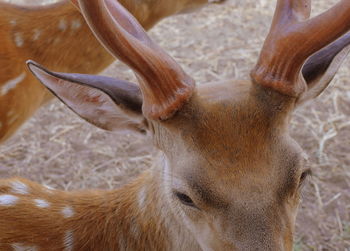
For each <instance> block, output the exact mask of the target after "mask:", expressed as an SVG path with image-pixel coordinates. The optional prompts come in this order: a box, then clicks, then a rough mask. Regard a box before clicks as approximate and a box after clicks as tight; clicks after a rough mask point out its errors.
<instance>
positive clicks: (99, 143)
mask: <svg viewBox="0 0 350 251" xmlns="http://www.w3.org/2000/svg"><path fill="white" fill-rule="evenodd" d="M27 2H28V1H27ZM314 2H315V4H314V5H315V11H314V14H317V13H319V12H320V11H323V10H325V9H327V8H328V7H329V6H331V5H332V4H334V3H335V2H337V1H336V0H318V1H314ZM273 8H274V3H273V1H268V0H254V1H248V0H231V1H229V2H228V3H226V4H225V5H212V6H210V7H207V8H205V9H202V10H201V11H200V12H197V13H194V14H191V15H181V16H177V17H173V18H169V19H167V20H165V21H163V22H162V23H161V24H159V25H158V26H157V27H156V28H155V29H154V30H152V32H151V35H152V37H153V38H154V39H155V40H156V41H158V42H159V43H160V44H161V45H162V46H163V47H164V48H165V49H166V50H167V51H168V52H169V53H170V54H171V55H173V56H174V57H175V58H176V59H177V61H178V62H180V63H181V65H183V66H184V68H185V69H186V71H187V72H188V73H190V74H191V75H192V76H193V77H194V78H195V79H196V80H197V82H198V83H199V84H200V83H206V82H210V81H216V80H222V79H230V78H238V79H245V78H247V77H248V73H249V70H250V69H251V68H252V67H253V65H254V63H255V61H256V59H257V56H258V52H259V49H260V48H261V45H262V42H263V39H264V36H265V35H266V33H267V31H268V27H269V24H270V21H271V16H272V13H273ZM103 74H106V75H110V76H119V77H123V78H127V79H133V76H132V74H131V72H130V71H129V70H128V69H127V68H126V67H124V66H121V65H119V64H113V65H112V66H111V67H110V68H109V69H107V71H106V72H104V73H103ZM349 78H350V61H349V60H347V61H346V62H345V63H344V65H343V67H342V68H341V69H340V71H339V73H338V75H337V77H336V78H335V79H334V81H333V83H332V84H331V86H330V87H329V88H328V89H327V90H326V91H325V93H324V94H322V95H321V96H320V97H319V98H318V99H317V100H316V101H314V102H312V103H309V104H307V105H305V106H304V107H302V108H300V109H299V110H298V111H297V112H295V115H294V119H293V121H292V124H291V133H292V135H293V137H294V138H295V139H296V140H297V141H298V142H299V143H300V145H301V146H302V147H303V148H304V149H305V151H306V153H307V154H308V155H309V163H308V165H309V166H310V168H311V169H312V172H313V177H312V178H311V179H310V180H309V181H308V183H307V184H306V185H305V187H304V192H303V200H302V203H301V206H300V210H299V214H298V218H297V230H296V240H295V243H296V245H295V250H350V155H349V152H350V120H349V119H350V84H349ZM156 155H157V151H156V150H154V149H153V148H151V147H150V144H149V139H145V138H143V137H139V136H137V135H132V134H128V135H113V134H111V133H108V132H104V131H102V130H99V129H96V128H94V127H93V126H91V125H89V124H87V123H86V122H84V121H82V120H81V119H79V118H78V117H76V116H75V115H74V114H73V113H72V112H70V111H69V110H68V109H67V108H65V107H64V106H63V105H62V104H60V103H59V102H57V101H53V102H51V103H50V104H48V105H47V106H46V107H43V108H42V109H41V110H40V111H39V112H38V113H37V114H36V116H35V117H33V118H32V119H31V120H30V121H29V122H28V123H27V124H26V125H25V126H24V127H23V128H22V129H21V130H20V132H19V133H18V134H17V135H16V136H15V137H13V138H12V139H11V140H10V141H8V142H7V143H6V144H4V145H2V146H0V177H10V176H13V175H19V176H23V177H26V178H30V179H32V180H35V181H38V182H41V183H44V184H47V185H50V186H53V187H56V188H61V189H67V190H72V189H81V188H87V187H88V188H115V187H118V186H121V185H123V184H125V183H127V182H128V181H130V179H132V178H133V177H135V176H136V175H137V174H139V173H140V172H141V171H142V170H145V169H147V168H149V167H150V165H151V163H152V160H153V159H154V158H155V156H156Z"/></svg>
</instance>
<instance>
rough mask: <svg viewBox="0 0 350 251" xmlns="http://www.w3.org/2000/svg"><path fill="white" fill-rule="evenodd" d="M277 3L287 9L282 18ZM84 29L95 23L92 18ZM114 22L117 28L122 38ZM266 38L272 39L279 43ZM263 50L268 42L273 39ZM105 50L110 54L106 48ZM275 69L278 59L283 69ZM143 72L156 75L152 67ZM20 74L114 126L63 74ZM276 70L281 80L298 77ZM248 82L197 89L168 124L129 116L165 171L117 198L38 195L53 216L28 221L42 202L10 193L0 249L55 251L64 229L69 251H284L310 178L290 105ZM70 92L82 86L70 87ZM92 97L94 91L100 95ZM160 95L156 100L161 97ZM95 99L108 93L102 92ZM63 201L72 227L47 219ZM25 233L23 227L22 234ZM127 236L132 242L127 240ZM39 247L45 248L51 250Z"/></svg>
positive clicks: (292, 101) (87, 89) (299, 1)
mask: <svg viewBox="0 0 350 251" xmlns="http://www.w3.org/2000/svg"><path fill="white" fill-rule="evenodd" d="M89 1H90V0H85V1H83V0H80V3H81V5H82V4H84V5H85V7H86V6H87V5H88V4H89ZM95 1H96V3H97V2H98V3H99V5H95V7H98V8H107V7H106V5H104V3H105V2H109V3H111V2H110V1H111V0H105V2H102V1H101V0H95ZM286 3H291V4H292V5H291V6H289V8H281V5H282V4H286ZM304 3H305V1H304V0H290V1H286V0H279V1H278V8H277V12H276V13H277V14H276V15H277V16H278V13H279V11H280V9H283V10H285V9H289V10H290V9H293V8H294V9H293V10H294V11H295V13H294V12H293V14H300V15H301V14H303V13H304V11H305V10H304V9H303V8H305V6H307V5H304ZM341 3H346V5H345V7H346V10H345V11H346V12H347V13H350V5H349V4H347V3H348V2H345V1H342V2H341ZM109 7H110V6H109ZM113 7H114V11H117V12H118V11H122V12H121V13H122V14H123V15H116V16H117V19H118V22H121V23H130V22H129V21H130V20H131V19H132V17H131V16H130V14H128V13H125V12H124V10H123V9H122V7H121V6H120V5H119V4H117V3H116V4H115V5H114V6H113ZM284 7H285V6H284ZM292 7H293V8H292ZM307 7H308V6H307ZM336 8H338V7H336ZM94 10H96V9H95V8H93V9H90V10H89V11H94ZM84 11H85V9H84ZM330 13H332V12H330ZM85 14H86V13H85ZM90 14H91V13H90ZM119 14H120V13H119ZM304 14H305V13H304ZM345 17H346V18H345ZM349 19H350V16H349V15H347V16H344V20H343V21H344V22H346V23H349V21H350V20H349ZM106 20H107V17H106ZM106 20H103V21H106ZM90 21H92V22H101V17H99V18H97V19H94V18H91V20H90ZM109 21H110V20H109ZM118 22H117V24H116V25H115V28H116V29H120V25H118ZM111 23H113V22H110V24H111ZM275 24H276V23H274V24H273V26H272V29H273V28H274V25H275ZM124 28H125V27H124ZM343 28H344V27H343ZM125 29H126V31H127V32H129V33H130V34H131V33H132V32H133V31H134V30H133V27H132V26H131V27H130V26H129V27H127V28H125ZM128 29H131V31H128ZM110 31H111V30H108V29H104V27H100V29H97V30H95V32H101V33H102V32H110ZM118 34H122V33H118ZM138 35H140V36H144V37H143V38H144V40H143V41H142V42H145V41H148V40H147V39H149V38H148V37H147V35H146V34H145V33H143V34H138ZM125 36H126V37H127V35H125ZM339 36H340V35H339ZM129 37H130V36H129ZM340 37H341V36H340ZM276 40H277V41H279V37H276ZM267 41H270V42H271V41H272V42H271V43H273V42H276V41H275V40H273V36H270V37H268V40H267ZM103 42H105V43H106V44H107V45H110V44H108V43H109V42H110V41H103ZM114 42H115V43H113V44H112V46H114V47H115V48H114V49H115V50H114V51H113V52H114V53H116V54H117V53H120V54H121V56H122V58H125V59H127V60H130V61H132V60H139V59H140V58H139V57H131V56H130V54H129V53H126V51H125V50H123V49H125V48H120V50H118V47H123V46H124V47H127V49H128V50H131V51H132V49H134V47H132V46H130V43H128V41H126V42H125V41H122V42H120V41H117V42H116V41H114ZM123 42H125V43H126V44H127V46H125V44H124V43H123ZM147 44H151V43H148V42H147ZM341 44H342V46H340V48H338V49H337V50H335V51H336V53H333V52H332V53H330V55H331V58H332V59H329V58H328V57H325V60H327V62H329V61H332V62H331V63H330V64H328V63H327V64H328V65H329V67H325V68H324V70H323V71H317V75H318V76H319V77H317V78H316V79H317V80H315V78H313V84H312V85H313V86H315V85H322V86H323V87H324V86H326V85H327V84H328V83H329V78H330V76H333V75H334V74H335V72H336V69H337V68H338V67H339V65H340V63H341V60H338V59H344V58H345V55H346V53H347V52H348V50H347V49H346V48H347V47H348V46H349V43H347V42H346V43H341ZM335 46H337V45H335ZM288 48H289V47H288V46H286V47H283V48H279V49H281V51H280V53H282V54H284V53H287V52H288ZM151 49H155V47H152V48H151ZM151 49H148V50H151ZM282 49H283V50H282ZM145 50H146V49H145ZM276 50H277V49H276ZM327 51H328V49H327ZM331 51H334V50H331ZM141 52H142V50H141ZM272 52H274V50H272ZM264 53H266V51H265V52H264V51H263V54H264ZM320 53H321V54H322V53H324V51H323V52H322V50H321V52H320ZM284 60H285V59H284V58H282V59H281V62H282V65H283V62H284ZM278 62H279V61H278ZM287 62H289V61H287ZM147 63H153V64H155V65H156V64H159V61H157V60H154V61H152V60H150V62H147ZM288 65H289V64H287V66H288ZM258 66H259V64H258ZM270 66H272V65H270ZM29 67H30V69H31V70H32V72H33V73H34V74H35V75H36V77H37V78H38V79H40V81H41V82H42V83H43V84H44V85H46V86H47V87H48V88H50V90H51V91H53V92H54V93H56V94H57V95H58V96H60V91H61V89H62V88H63V89H68V90H70V91H72V92H78V93H79V94H81V96H82V98H79V95H73V98H70V97H64V98H65V101H66V100H68V101H69V99H73V100H74V101H75V102H79V104H80V105H79V106H76V107H75V108H73V109H74V110H75V112H76V113H77V114H80V115H81V116H85V117H86V119H88V120H89V121H90V122H91V123H94V124H98V123H96V122H101V121H104V123H105V124H108V123H109V122H110V121H109V120H113V118H112V119H110V118H109V117H108V114H107V115H106V113H113V112H114V110H116V105H117V104H116V103H113V102H109V103H107V102H105V100H102V98H101V96H102V94H100V93H99V94H97V95H96V92H95V91H96V86H93V85H91V84H89V83H83V82H82V81H80V80H79V81H76V80H74V76H72V75H70V76H68V75H62V74H54V73H52V72H50V71H49V70H46V69H44V68H43V67H41V66H38V65H37V64H36V63H34V62H30V63H29ZM284 67H285V68H286V69H287V70H289V71H295V70H296V69H294V68H293V67H292V69H291V68H290V67H286V66H284ZM299 70H300V72H299V75H298V76H299V77H300V78H303V76H302V73H301V67H300V69H299ZM311 72H312V71H311ZM153 73H154V72H151V74H150V75H152V74H153ZM177 73H178V72H174V73H173V74H174V75H176V74H177ZM256 73H259V71H258V72H253V79H252V80H247V81H238V80H232V81H225V82H220V83H212V84H206V85H199V86H197V87H195V89H194V91H193V93H192V95H191V97H190V98H189V100H188V102H186V103H185V104H183V106H182V107H181V108H179V109H178V110H177V112H176V113H173V114H172V116H170V117H169V118H168V119H167V120H159V119H157V120H155V119H152V117H148V115H149V114H148V113H146V114H145V111H143V113H142V112H141V111H140V112H139V114H135V116H137V115H138V116H139V118H143V119H144V120H146V121H147V123H146V124H147V125H148V129H149V131H150V133H151V134H152V137H153V141H154V144H155V145H156V146H157V147H158V148H159V149H160V150H161V151H162V153H163V155H162V157H163V163H161V164H160V165H155V167H154V168H153V169H152V170H151V171H150V172H146V173H145V174H143V175H142V176H141V177H140V178H139V179H136V180H135V181H134V182H133V183H131V184H130V185H127V186H125V187H124V188H121V189H119V190H116V191H112V192H99V191H90V192H83V193H75V192H73V193H64V192H57V194H56V196H49V195H45V194H43V195H42V196H43V197H44V198H45V199H47V200H50V201H51V200H52V207H51V208H48V209H47V211H45V214H44V213H41V212H39V213H37V212H38V211H39V209H38V208H35V207H34V208H33V206H31V205H30V203H32V202H31V201H30V198H32V197H33V196H35V197H37V196H38V195H40V193H42V192H41V191H40V190H36V189H34V188H33V191H31V193H29V194H28V195H25V196H22V195H17V194H16V196H19V197H20V199H19V200H18V202H16V203H12V204H11V205H9V206H8V207H6V205H2V206H0V215H1V216H5V217H2V218H0V223H2V224H0V243H1V241H3V242H4V241H5V243H8V244H13V242H20V243H22V242H24V243H25V244H26V245H29V246H38V247H39V248H42V247H45V248H46V247H47V248H50V249H51V250H52V249H55V248H57V249H58V250H60V249H62V238H63V236H62V233H63V230H62V229H65V230H66V229H67V227H70V229H72V228H73V229H74V234H76V235H77V239H76V240H75V241H76V243H74V247H75V248H76V249H78V250H89V249H90V248H91V249H92V250H99V248H100V247H101V248H102V249H104V250H108V249H110V250H200V249H201V250H210V251H211V250H276V251H277V250H278V251H279V250H286V251H290V250H292V249H293V232H294V223H295V216H296V212H297V208H298V205H299V200H300V190H301V185H302V183H303V182H304V180H305V179H304V176H305V175H306V174H307V173H308V172H309V171H308V170H307V169H305V166H304V162H305V159H304V156H303V154H302V150H301V148H300V147H299V145H298V144H297V143H296V142H295V141H294V140H293V139H292V138H291V137H290V136H289V133H288V125H289V122H290V119H291V114H292V113H293V111H294V109H295V107H296V106H297V105H298V98H299V96H297V97H294V96H293V95H288V94H289V93H285V92H283V91H281V88H279V86H275V85H274V83H275V82H273V80H271V81H269V82H268V85H266V82H260V80H261V78H254V76H260V75H256ZM267 73H268V74H267V75H262V76H261V77H262V78H264V77H266V76H267V77H269V76H273V74H274V73H275V71H273V69H270V71H268V72H267ZM144 74H147V73H144ZM62 76H64V77H62ZM324 76H327V77H324ZM148 77H150V76H148ZM154 77H155V78H157V77H159V76H157V75H156V76H154ZM89 79H90V80H91V78H89ZM305 79H308V78H305ZM305 79H304V80H305ZM264 80H268V78H266V79H265V78H264ZM294 80H295V81H293V82H290V83H288V84H290V86H285V84H286V83H283V81H282V82H280V83H278V85H280V86H281V87H282V89H283V88H286V89H293V90H298V84H299V82H298V80H297V79H294ZM261 81H262V80H261ZM315 81H317V83H315ZM85 82H89V81H85ZM108 82H109V81H106V82H103V81H101V82H99V85H100V86H104V87H106V86H108ZM76 85H83V86H84V88H77V89H74V88H71V87H72V86H76ZM140 85H141V91H142V92H143V93H142V94H143V96H145V95H157V94H159V95H161V94H163V93H162V91H164V92H167V91H169V92H172V91H174V89H172V88H169V89H167V88H166V87H167V86H166V85H165V86H163V87H162V91H159V90H160V89H152V90H149V89H147V88H142V86H143V85H145V83H144V82H143V81H140ZM77 90H78V91H77ZM145 90H146V91H145ZM99 91H101V92H103V88H100V89H99ZM147 91H150V92H151V94H149V93H147ZM145 92H146V93H145ZM296 93H297V92H296ZM312 93H313V94H315V92H313V91H312V90H311V95H306V96H307V97H308V98H314V97H315V95H312ZM73 94H74V93H73ZM170 94H172V93H165V96H167V95H169V96H171V95H170ZM316 94H317V92H316ZM104 95H109V94H108V93H107V92H106V91H105V92H104ZM299 95H301V93H299ZM169 96H168V97H169ZM61 97H62V96H61ZM96 97H97V98H96ZM62 98H63V97H62ZM89 100H93V101H94V102H93V104H94V105H92V106H91V105H90V103H91V102H90V103H89ZM165 101H166V100H164V102H165ZM67 103H68V102H67ZM101 107H102V108H101ZM126 109H127V108H126ZM106 111H107V112H106ZM121 120H122V119H121ZM121 122H122V121H121ZM100 126H101V125H100ZM117 129H118V128H117ZM23 182H24V183H27V184H31V183H29V182H28V181H24V180H23ZM3 184H4V185H3V186H2V187H3V188H2V189H1V190H0V191H1V194H2V196H4V195H6V194H9V193H11V191H12V188H9V187H8V186H9V185H8V181H3ZM12 186H13V184H12ZM31 186H32V185H31ZM34 186H37V185H33V187H34ZM0 196H1V195H0ZM0 198H1V197H0ZM56 199H57V200H56ZM3 200H4V197H3ZM5 202H6V201H4V202H2V203H3V204H5ZM135 202H136V203H135ZM62 203H63V204H66V203H69V204H72V205H73V206H74V207H75V208H74V209H75V210H76V211H77V214H76V217H72V218H71V221H69V222H65V221H63V220H62V219H61V218H59V217H60V216H57V215H56V214H55V213H56V212H55V210H56V208H57V205H58V206H59V205H62ZM33 216H36V217H33ZM9 219H10V220H9ZM12 222H15V223H13V224H11V223H12ZM42 222H44V223H42ZM26 224H27V226H28V228H24V227H23V226H25V225H26ZM29 225H30V227H29ZM51 225H54V227H55V228H54V229H53V230H51V229H49V227H50V226H51ZM1 226H3V227H2V228H1ZM13 227H15V229H12V228H13ZM135 227H136V229H139V230H136V229H135ZM42 229H45V234H42V235H39V234H38V231H39V230H42ZM31 233H33V234H31ZM135 233H136V234H137V233H139V235H136V236H137V238H135ZM48 239H52V240H53V242H52V243H49V242H48ZM56 240H57V241H56Z"/></svg>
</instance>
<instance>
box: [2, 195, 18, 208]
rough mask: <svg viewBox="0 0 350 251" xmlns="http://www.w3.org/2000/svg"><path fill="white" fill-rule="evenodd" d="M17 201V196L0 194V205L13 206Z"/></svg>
mask: <svg viewBox="0 0 350 251" xmlns="http://www.w3.org/2000/svg"><path fill="white" fill-rule="evenodd" d="M17 201H18V197H16V196H13V195H10V194H4V195H0V206H13V205H15V204H16V202H17Z"/></svg>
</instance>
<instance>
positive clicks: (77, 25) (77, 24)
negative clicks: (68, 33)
mask: <svg viewBox="0 0 350 251" xmlns="http://www.w3.org/2000/svg"><path fill="white" fill-rule="evenodd" d="M80 27H81V22H80V20H73V21H72V24H71V28H72V30H77V29H79V28H80Z"/></svg>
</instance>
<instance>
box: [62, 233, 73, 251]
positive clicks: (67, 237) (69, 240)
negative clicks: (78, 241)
mask: <svg viewBox="0 0 350 251" xmlns="http://www.w3.org/2000/svg"><path fill="white" fill-rule="evenodd" d="M63 244H64V251H72V250H73V247H74V237H73V231H72V230H69V231H66V233H65V234H64V237H63Z"/></svg>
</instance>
